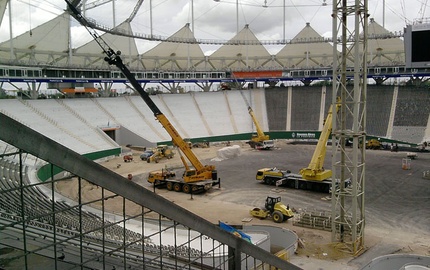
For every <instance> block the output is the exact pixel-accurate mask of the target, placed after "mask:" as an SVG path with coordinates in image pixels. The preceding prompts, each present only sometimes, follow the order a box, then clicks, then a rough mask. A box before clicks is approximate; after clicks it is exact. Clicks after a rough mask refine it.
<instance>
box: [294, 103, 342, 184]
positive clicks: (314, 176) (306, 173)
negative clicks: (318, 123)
mask: <svg viewBox="0 0 430 270" xmlns="http://www.w3.org/2000/svg"><path fill="white" fill-rule="evenodd" d="M339 108H340V104H339V103H337V104H336V113H337V112H338V111H339ZM332 120H333V105H331V106H330V109H329V111H328V115H327V118H326V119H325V122H324V126H323V129H322V131H321V135H320V137H319V139H318V143H317V147H316V149H315V151H314V154H313V156H312V159H311V162H310V163H309V165H308V167H307V168H303V169H301V170H300V174H301V175H302V177H303V178H304V179H307V180H325V179H328V178H330V177H331V174H332V172H331V170H325V169H324V159H325V155H326V150H327V141H328V139H329V137H330V134H331V130H332V127H333V123H332Z"/></svg>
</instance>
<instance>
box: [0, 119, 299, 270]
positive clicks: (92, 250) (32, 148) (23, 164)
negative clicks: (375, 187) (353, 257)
mask: <svg viewBox="0 0 430 270" xmlns="http://www.w3.org/2000/svg"><path fill="white" fill-rule="evenodd" d="M0 122H1V123H2V125H3V128H1V129H0V140H1V141H4V142H6V143H7V144H8V145H10V147H9V146H7V147H2V146H3V143H2V146H0V231H1V234H0V248H3V249H4V250H6V251H8V252H9V253H10V255H9V256H8V258H7V261H3V262H4V263H7V267H10V268H19V269H301V268H299V267H297V266H295V265H292V264H291V263H289V262H287V261H285V260H283V259H281V258H279V257H277V256H276V255H274V254H272V253H270V252H269V251H267V250H265V249H262V248H260V247H258V246H257V245H255V244H253V243H250V242H248V241H246V240H245V239H242V238H240V237H237V236H235V235H233V234H231V233H229V232H227V231H225V230H223V229H221V228H220V227H219V226H218V225H217V224H212V223H210V222H209V221H207V220H205V219H203V218H201V217H199V216H196V215H194V214H193V213H191V212H189V211H187V210H186V209H184V208H180V207H178V206H177V205H175V204H174V203H172V202H170V201H168V200H166V199H164V198H163V197H161V196H159V195H157V194H156V193H154V192H151V191H149V190H147V189H146V188H144V187H142V186H139V185H137V184H135V183H133V182H132V181H129V180H128V179H127V178H124V177H122V176H121V175H118V174H116V173H114V172H112V171H110V170H109V169H107V168H103V167H102V166H101V165H99V164H98V163H95V162H93V161H91V160H90V159H88V158H86V157H84V156H81V155H79V154H78V153H76V152H73V151H72V150H70V149H68V148H66V147H64V146H62V145H61V144H59V143H57V142H55V141H53V140H51V139H49V138H47V137H45V136H43V135H42V134H40V133H38V132H36V131H34V130H32V129H30V128H29V127H26V126H24V125H22V124H20V123H19V122H17V121H15V120H13V119H11V118H10V117H8V116H6V115H4V114H2V113H0ZM12 146H13V147H12ZM60 186H63V188H60ZM61 190H63V191H64V190H69V192H70V194H74V195H72V196H66V194H61ZM94 192H96V194H95V193H94ZM90 193H93V195H94V196H91V195H90ZM109 205H111V206H112V205H116V206H118V207H117V208H116V210H115V211H113V210H112V208H110V207H109Z"/></svg>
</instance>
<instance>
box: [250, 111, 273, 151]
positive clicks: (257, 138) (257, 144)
mask: <svg viewBox="0 0 430 270" xmlns="http://www.w3.org/2000/svg"><path fill="white" fill-rule="evenodd" d="M248 112H249V115H251V118H252V121H254V125H255V128H256V130H257V134H252V137H251V140H250V141H249V142H248V143H249V145H250V146H251V147H252V148H255V149H263V150H268V149H272V148H273V147H274V146H275V144H274V143H273V140H270V137H269V135H266V134H264V132H263V130H262V129H261V127H260V124H259V123H258V121H257V118H255V115H254V111H253V110H252V108H251V107H250V106H249V107H248Z"/></svg>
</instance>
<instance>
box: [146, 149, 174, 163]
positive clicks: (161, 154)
mask: <svg viewBox="0 0 430 270" xmlns="http://www.w3.org/2000/svg"><path fill="white" fill-rule="evenodd" d="M153 151H154V153H153V154H152V155H151V156H149V157H148V158H147V159H146V162H148V163H151V162H155V163H158V162H160V160H161V159H163V158H167V159H171V158H173V156H174V155H175V152H173V149H172V148H171V147H169V146H168V145H166V144H160V145H158V146H157V148H155V149H154V150H153Z"/></svg>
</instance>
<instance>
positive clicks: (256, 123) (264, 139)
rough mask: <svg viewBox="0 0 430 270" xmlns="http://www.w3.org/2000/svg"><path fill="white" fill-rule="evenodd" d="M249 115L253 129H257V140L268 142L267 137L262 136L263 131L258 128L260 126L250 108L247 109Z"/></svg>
mask: <svg viewBox="0 0 430 270" xmlns="http://www.w3.org/2000/svg"><path fill="white" fill-rule="evenodd" d="M248 112H249V115H251V118H252V121H253V122H254V125H255V128H256V129H257V139H258V141H266V140H269V135H266V134H264V132H263V130H262V129H261V127H260V124H259V123H258V121H257V118H256V117H255V115H254V111H253V110H252V108H251V106H249V107H248Z"/></svg>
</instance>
